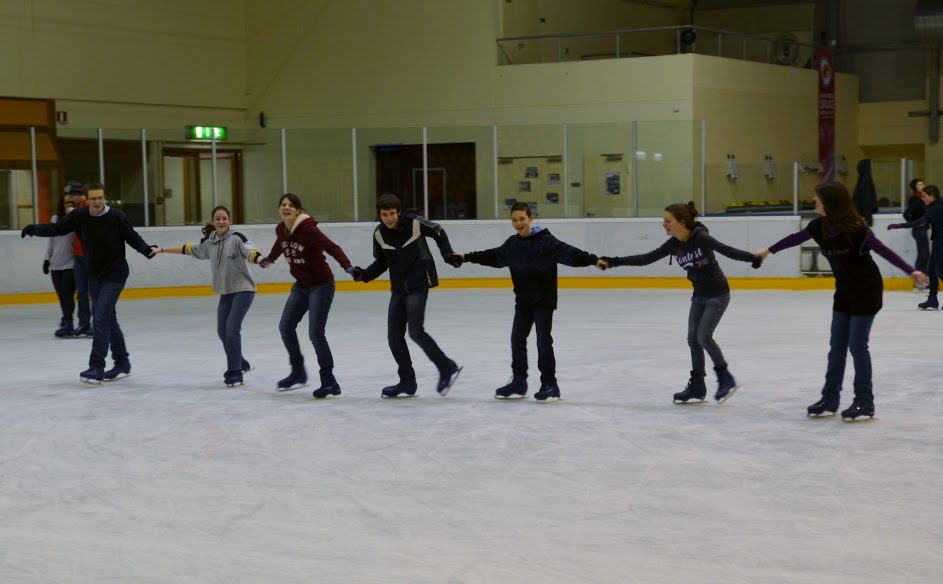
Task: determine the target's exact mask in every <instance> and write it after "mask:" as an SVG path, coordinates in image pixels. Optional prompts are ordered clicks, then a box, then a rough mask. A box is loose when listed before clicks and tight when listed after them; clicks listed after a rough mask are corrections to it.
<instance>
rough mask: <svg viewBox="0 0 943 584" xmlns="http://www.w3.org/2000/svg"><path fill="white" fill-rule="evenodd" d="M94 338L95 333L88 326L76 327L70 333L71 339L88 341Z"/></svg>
mask: <svg viewBox="0 0 943 584" xmlns="http://www.w3.org/2000/svg"><path fill="white" fill-rule="evenodd" d="M94 336H95V331H94V330H92V327H90V326H78V327H76V328H75V329H74V330H73V331H72V338H73V339H90V338H92V337H94Z"/></svg>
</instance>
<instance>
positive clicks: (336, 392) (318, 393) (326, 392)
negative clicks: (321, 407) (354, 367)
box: [311, 381, 344, 399]
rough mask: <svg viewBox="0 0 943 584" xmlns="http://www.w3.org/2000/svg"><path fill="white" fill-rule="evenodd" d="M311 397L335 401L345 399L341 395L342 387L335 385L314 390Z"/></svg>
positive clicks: (324, 385) (323, 385)
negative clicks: (337, 398) (338, 398)
mask: <svg viewBox="0 0 943 584" xmlns="http://www.w3.org/2000/svg"><path fill="white" fill-rule="evenodd" d="M311 395H313V396H314V399H333V398H336V397H344V395H343V394H342V393H341V386H340V385H338V384H337V382H336V381H335V382H334V383H325V384H322V385H321V387H319V388H317V389H316V390H314V391H313V392H312V393H311Z"/></svg>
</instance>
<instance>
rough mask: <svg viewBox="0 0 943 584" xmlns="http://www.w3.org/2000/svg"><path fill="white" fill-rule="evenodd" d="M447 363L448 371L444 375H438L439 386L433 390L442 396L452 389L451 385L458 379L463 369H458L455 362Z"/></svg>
mask: <svg viewBox="0 0 943 584" xmlns="http://www.w3.org/2000/svg"><path fill="white" fill-rule="evenodd" d="M449 363H450V364H449V368H448V370H447V371H446V372H445V373H440V374H439V385H437V386H436V388H435V390H436V391H437V392H439V395H443V396H444V395H445V394H447V393H448V392H449V389H451V388H452V384H453V383H455V380H456V379H458V376H459V374H460V373H461V372H462V369H463V367H459V366H458V365H457V364H456V363H455V361H450V362H449Z"/></svg>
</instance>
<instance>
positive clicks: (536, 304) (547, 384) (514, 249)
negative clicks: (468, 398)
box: [456, 202, 604, 402]
mask: <svg viewBox="0 0 943 584" xmlns="http://www.w3.org/2000/svg"><path fill="white" fill-rule="evenodd" d="M533 221H534V216H533V213H532V211H531V208H530V206H529V205H528V204H527V203H524V202H517V203H514V205H512V206H511V225H512V226H513V227H514V230H515V231H517V233H516V234H515V235H512V236H511V237H509V238H508V239H507V240H506V241H505V242H504V243H503V244H502V245H501V246H500V247H496V248H493V249H488V250H485V251H476V252H471V253H464V254H463V253H459V254H456V255H457V256H458V257H459V258H461V259H462V261H465V262H469V263H472V264H481V265H483V266H489V267H492V268H505V267H506V268H510V270H511V281H512V282H513V283H514V322H513V324H512V325H511V373H512V375H511V379H510V381H509V382H508V383H507V385H505V386H503V387H499V388H498V389H497V390H495V394H494V397H495V399H508V398H522V397H524V396H526V395H527V337H528V336H529V335H530V331H531V329H533V328H536V329H537V368H538V369H539V370H540V389H539V390H538V391H537V393H535V394H534V398H535V399H537V401H539V402H545V401H547V400H551V399H554V400H559V399H560V386H559V385H558V384H557V361H556V356H555V355H554V352H553V336H552V335H551V330H552V329H553V311H554V310H556V309H557V297H558V295H557V264H563V265H565V266H571V267H574V268H581V267H585V266H592V265H596V266H598V267H600V268H603V267H604V265H603V263H602V262H601V261H600V260H599V259H598V258H597V257H596V256H595V255H593V254H591V253H588V252H585V251H582V250H580V249H577V248H575V247H573V246H572V245H569V244H566V243H564V242H562V241H560V240H559V239H557V238H556V237H554V236H553V235H552V234H551V233H550V231H549V230H547V229H544V228H542V227H539V226H537V225H532V223H533Z"/></svg>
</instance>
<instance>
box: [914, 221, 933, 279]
mask: <svg viewBox="0 0 943 584" xmlns="http://www.w3.org/2000/svg"><path fill="white" fill-rule="evenodd" d="M928 231H929V229H926V227H921V228H918V229H911V230H910V235H911V237H913V238H914V242H915V243H916V244H917V259H916V261H915V262H914V268H915V269H916V270H917V271H918V272H923V273H926V272H927V260H929V259H930V239H929V236H928V235H927V232H928Z"/></svg>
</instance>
